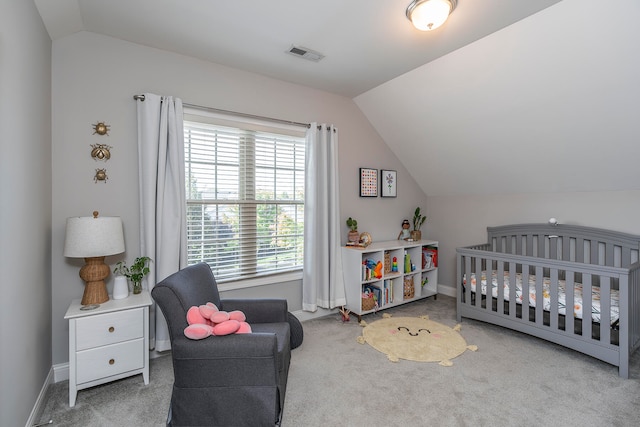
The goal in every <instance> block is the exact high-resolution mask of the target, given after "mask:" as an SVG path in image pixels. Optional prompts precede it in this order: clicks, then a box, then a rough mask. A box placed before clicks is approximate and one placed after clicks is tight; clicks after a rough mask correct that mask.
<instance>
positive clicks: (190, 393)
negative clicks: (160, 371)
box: [151, 263, 301, 426]
mask: <svg viewBox="0 0 640 427" xmlns="http://www.w3.org/2000/svg"><path fill="white" fill-rule="evenodd" d="M151 294H152V296H153V298H154V300H155V301H156V302H157V304H158V306H159V307H160V309H161V310H162V313H163V314H164V317H165V319H166V320H167V325H168V327H169V334H170V338H171V348H172V358H173V372H174V377H175V380H174V384H173V392H172V395H171V406H170V408H169V416H168V419H167V424H168V425H171V426H204V425H206V426H217V425H224V426H230V425H233V426H243V425H249V426H267V425H272V426H273V425H279V424H280V420H281V417H282V408H283V405H284V397H285V392H286V389H287V375H288V373H289V362H290V358H291V342H290V326H289V322H290V321H291V320H292V317H293V316H292V315H291V314H289V313H288V311H287V301H286V300H277V299H255V300H249V299H228V300H221V299H220V295H219V293H218V287H217V284H216V280H215V278H214V277H213V274H212V272H211V269H210V267H209V266H208V265H207V264H205V263H201V264H196V265H192V266H189V267H186V268H184V269H182V270H180V271H178V272H177V273H174V274H173V275H171V276H169V277H167V278H166V279H164V280H163V281H161V282H160V283H158V284H157V285H156V286H155V287H154V288H153V291H152V292H151ZM207 302H213V303H214V304H216V305H217V306H218V308H220V310H225V311H233V310H242V311H243V312H244V313H245V315H246V317H247V322H248V323H249V324H250V325H251V328H252V330H253V333H251V334H234V335H226V336H211V337H209V338H206V339H203V340H197V341H194V340H190V339H188V338H186V337H185V336H184V329H185V328H186V327H187V320H186V316H187V310H188V309H189V308H190V307H192V306H194V305H201V304H205V303H207ZM297 327H299V323H296V324H294V328H297ZM300 332H301V329H300ZM300 337H301V336H300ZM300 339H301V338H300ZM296 345H299V343H296Z"/></svg>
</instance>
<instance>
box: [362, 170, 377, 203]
mask: <svg viewBox="0 0 640 427" xmlns="http://www.w3.org/2000/svg"><path fill="white" fill-rule="evenodd" d="M360 197H378V169H370V168H360Z"/></svg>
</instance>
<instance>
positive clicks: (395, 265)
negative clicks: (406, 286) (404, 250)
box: [391, 257, 398, 273]
mask: <svg viewBox="0 0 640 427" xmlns="http://www.w3.org/2000/svg"><path fill="white" fill-rule="evenodd" d="M391 271H393V272H395V273H397V272H398V258H397V257H393V264H391Z"/></svg>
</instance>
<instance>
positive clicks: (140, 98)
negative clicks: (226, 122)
mask: <svg viewBox="0 0 640 427" xmlns="http://www.w3.org/2000/svg"><path fill="white" fill-rule="evenodd" d="M133 99H135V100H136V101H141V102H144V95H133ZM182 105H183V106H185V107H188V108H195V109H197V110H204V111H210V112H213V113H223V114H233V115H235V116H241V117H245V118H248V119H258V120H268V121H270V122H275V123H282V124H286V125H293V126H304V127H306V128H309V127H311V124H309V123H300V122H292V121H289V120H282V119H274V118H272V117H264V116H256V115H254V114H247V113H238V112H236V111H229V110H221V109H219V108H212V107H202V106H200V105H193V104H187V103H184V102H183V103H182ZM318 129H320V126H318ZM334 131H335V130H334Z"/></svg>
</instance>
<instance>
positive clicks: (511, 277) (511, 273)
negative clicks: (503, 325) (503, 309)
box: [509, 262, 517, 318]
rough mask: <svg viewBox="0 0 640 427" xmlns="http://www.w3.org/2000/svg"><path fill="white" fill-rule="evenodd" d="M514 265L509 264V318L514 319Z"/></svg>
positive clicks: (512, 263)
mask: <svg viewBox="0 0 640 427" xmlns="http://www.w3.org/2000/svg"><path fill="white" fill-rule="evenodd" d="M516 280H517V279H516V263H515V262H510V263H509V317H513V318H515V317H516V287H517V283H516Z"/></svg>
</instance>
